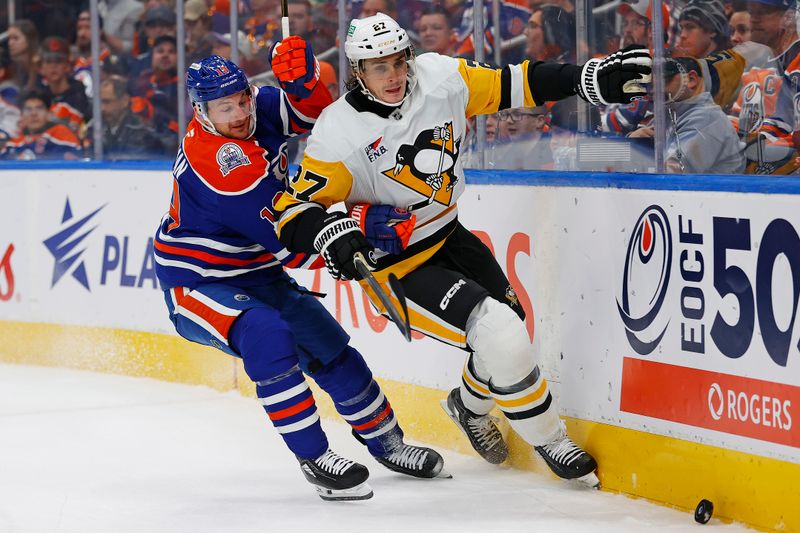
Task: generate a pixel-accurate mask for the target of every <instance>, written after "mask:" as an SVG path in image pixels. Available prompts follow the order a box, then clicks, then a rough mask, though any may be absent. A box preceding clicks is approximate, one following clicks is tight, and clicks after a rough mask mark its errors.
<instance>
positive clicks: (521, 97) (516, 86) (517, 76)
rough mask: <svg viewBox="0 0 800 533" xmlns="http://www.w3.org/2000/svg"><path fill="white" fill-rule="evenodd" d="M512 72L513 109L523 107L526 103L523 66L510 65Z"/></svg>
mask: <svg viewBox="0 0 800 533" xmlns="http://www.w3.org/2000/svg"><path fill="white" fill-rule="evenodd" d="M508 68H509V70H510V71H511V108H512V109H513V108H515V107H522V105H523V104H524V103H525V86H524V85H523V84H524V83H525V80H524V79H523V77H522V66H521V65H509V66H508Z"/></svg>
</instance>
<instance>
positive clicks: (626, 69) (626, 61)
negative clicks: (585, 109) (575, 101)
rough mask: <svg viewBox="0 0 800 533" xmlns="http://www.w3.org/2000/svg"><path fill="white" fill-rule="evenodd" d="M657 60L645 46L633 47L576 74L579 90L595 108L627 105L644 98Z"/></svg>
mask: <svg viewBox="0 0 800 533" xmlns="http://www.w3.org/2000/svg"><path fill="white" fill-rule="evenodd" d="M652 66H653V59H652V57H651V56H650V51H649V50H648V49H647V48H645V47H644V46H639V45H630V46H626V47H625V48H623V49H622V50H620V51H619V52H615V53H613V54H611V55H610V56H608V57H605V58H603V59H590V60H589V61H587V62H586V64H585V65H583V66H582V67H581V68H580V71H578V72H576V76H575V77H576V80H575V90H576V91H577V93H578V95H579V96H580V97H581V98H583V99H584V100H586V101H587V102H589V103H590V104H593V105H605V104H627V103H630V102H631V101H632V100H634V99H638V98H642V97H643V96H645V95H646V94H647V91H646V90H645V88H644V87H643V86H642V84H643V83H650V81H651V79H652V75H651V69H652Z"/></svg>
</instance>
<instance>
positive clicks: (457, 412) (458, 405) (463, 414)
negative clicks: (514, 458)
mask: <svg viewBox="0 0 800 533" xmlns="http://www.w3.org/2000/svg"><path fill="white" fill-rule="evenodd" d="M442 408H443V409H444V410H445V412H446V413H447V414H448V416H450V418H452V419H453V422H455V423H456V425H457V426H458V428H459V429H460V430H461V431H462V432H463V433H464V435H466V436H467V438H468V439H469V443H470V444H472V447H473V448H474V449H475V451H476V452H478V454H479V455H480V456H481V457H483V458H484V459H486V460H487V461H488V462H490V463H492V464H493V465H498V464H500V463H502V462H503V461H505V460H506V458H507V457H508V446H506V443H505V441H504V440H503V435H502V433H500V430H499V429H497V426H496V425H495V423H494V419H493V418H492V417H491V416H489V415H478V414H475V413H473V412H472V411H470V410H469V409H467V407H466V406H465V405H464V402H462V401H461V394H460V393H459V390H458V388H455V389H453V390H451V391H450V394H449V395H448V396H447V401H443V402H442Z"/></svg>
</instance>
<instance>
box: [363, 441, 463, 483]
mask: <svg viewBox="0 0 800 533" xmlns="http://www.w3.org/2000/svg"><path fill="white" fill-rule="evenodd" d="M375 460H376V461H378V462H379V463H380V464H382V465H383V466H385V467H386V468H388V469H389V470H394V471H395V472H400V473H401V474H406V475H408V476H413V477H420V478H426V479H429V478H434V477H450V476H449V475H448V474H446V473H444V474H443V472H442V468H443V467H444V459H442V456H441V455H439V454H438V453H437V452H435V451H434V450H431V449H430V448H423V447H422V446H414V445H412V444H406V443H403V444H401V445H400V446H398V447H397V448H396V449H395V450H394V451H393V452H392V453H390V454H389V455H386V456H384V457H375Z"/></svg>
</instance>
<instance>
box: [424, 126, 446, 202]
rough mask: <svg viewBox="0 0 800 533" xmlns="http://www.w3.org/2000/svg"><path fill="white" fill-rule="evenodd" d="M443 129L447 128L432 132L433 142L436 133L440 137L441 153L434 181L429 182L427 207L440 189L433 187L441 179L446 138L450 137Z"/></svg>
mask: <svg viewBox="0 0 800 533" xmlns="http://www.w3.org/2000/svg"><path fill="white" fill-rule="evenodd" d="M445 128H447V126H444V127H442V128H440V129H436V130H434V135H433V136H434V140H435V139H436V136H437V135H436V132H439V136H440V137H441V140H442V151H441V152H439V170H437V171H436V178H435V179H434V180H431V195H430V197H429V198H428V205H431V204H432V203H433V198H434V197H435V196H436V193H437V192H439V190H440V189H441V188H442V187H441V185H440V186H439V188H436V187H434V183H435V181H436V180H438V179H440V178H441V177H442V166H444V152H445V150H446V149H447V141H448V137H450V135H449V133H450V132H449V131H448V130H446V129H445Z"/></svg>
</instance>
